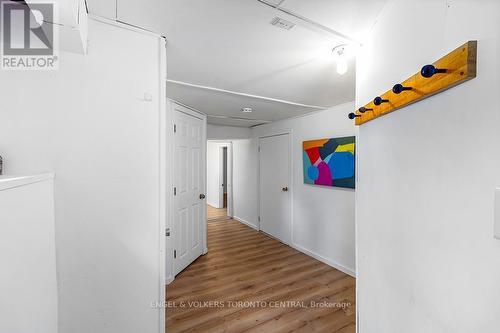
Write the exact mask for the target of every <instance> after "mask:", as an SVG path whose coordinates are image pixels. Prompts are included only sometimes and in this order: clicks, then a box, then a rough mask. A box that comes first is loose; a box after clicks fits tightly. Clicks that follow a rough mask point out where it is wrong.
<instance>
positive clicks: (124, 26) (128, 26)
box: [89, 14, 167, 40]
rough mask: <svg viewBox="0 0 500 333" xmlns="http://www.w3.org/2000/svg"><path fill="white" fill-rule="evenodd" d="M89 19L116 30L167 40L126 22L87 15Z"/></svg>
mask: <svg viewBox="0 0 500 333" xmlns="http://www.w3.org/2000/svg"><path fill="white" fill-rule="evenodd" d="M89 17H90V18H91V19H93V20H94V21H98V22H101V23H105V24H109V25H112V26H115V27H118V28H122V29H127V30H131V31H135V32H139V33H142V34H145V35H149V36H153V37H157V38H162V39H165V40H166V39H167V37H165V36H162V35H160V34H158V33H156V32H153V31H151V30H147V29H144V28H141V27H138V26H135V25H132V24H128V23H126V22H122V21H120V20H118V19H116V20H114V19H109V18H106V17H102V16H99V15H95V14H89Z"/></svg>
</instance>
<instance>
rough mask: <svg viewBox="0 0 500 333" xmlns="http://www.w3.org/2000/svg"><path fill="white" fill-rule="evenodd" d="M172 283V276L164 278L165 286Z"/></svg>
mask: <svg viewBox="0 0 500 333" xmlns="http://www.w3.org/2000/svg"><path fill="white" fill-rule="evenodd" d="M172 282H174V276H173V275H170V276H167V277H166V278H165V284H171V283H172Z"/></svg>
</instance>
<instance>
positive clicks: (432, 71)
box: [420, 65, 447, 78]
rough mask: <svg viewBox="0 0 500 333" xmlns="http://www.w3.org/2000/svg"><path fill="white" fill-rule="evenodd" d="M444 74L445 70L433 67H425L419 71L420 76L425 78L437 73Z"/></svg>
mask: <svg viewBox="0 0 500 333" xmlns="http://www.w3.org/2000/svg"><path fill="white" fill-rule="evenodd" d="M446 72H447V70H446V69H444V68H436V67H435V66H434V65H425V66H424V67H422V69H421V70H420V74H422V76H423V77H426V78H430V77H433V76H434V74H437V73H446Z"/></svg>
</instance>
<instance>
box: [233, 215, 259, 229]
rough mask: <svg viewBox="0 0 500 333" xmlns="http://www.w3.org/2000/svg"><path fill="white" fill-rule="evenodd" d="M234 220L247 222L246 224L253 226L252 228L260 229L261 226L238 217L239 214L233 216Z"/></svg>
mask: <svg viewBox="0 0 500 333" xmlns="http://www.w3.org/2000/svg"><path fill="white" fill-rule="evenodd" d="M233 220H236V221H238V222H240V223H243V224H245V225H247V226H249V227H250V228H252V229H255V230H257V231H259V227H257V226H256V225H255V224H252V223H250V222H248V221H246V220H244V219H240V218H239V217H237V216H233Z"/></svg>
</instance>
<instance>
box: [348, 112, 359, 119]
mask: <svg viewBox="0 0 500 333" xmlns="http://www.w3.org/2000/svg"><path fill="white" fill-rule="evenodd" d="M359 117H361V116H360V115H359V114H355V113H354V112H351V113H349V119H354V118H359Z"/></svg>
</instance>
